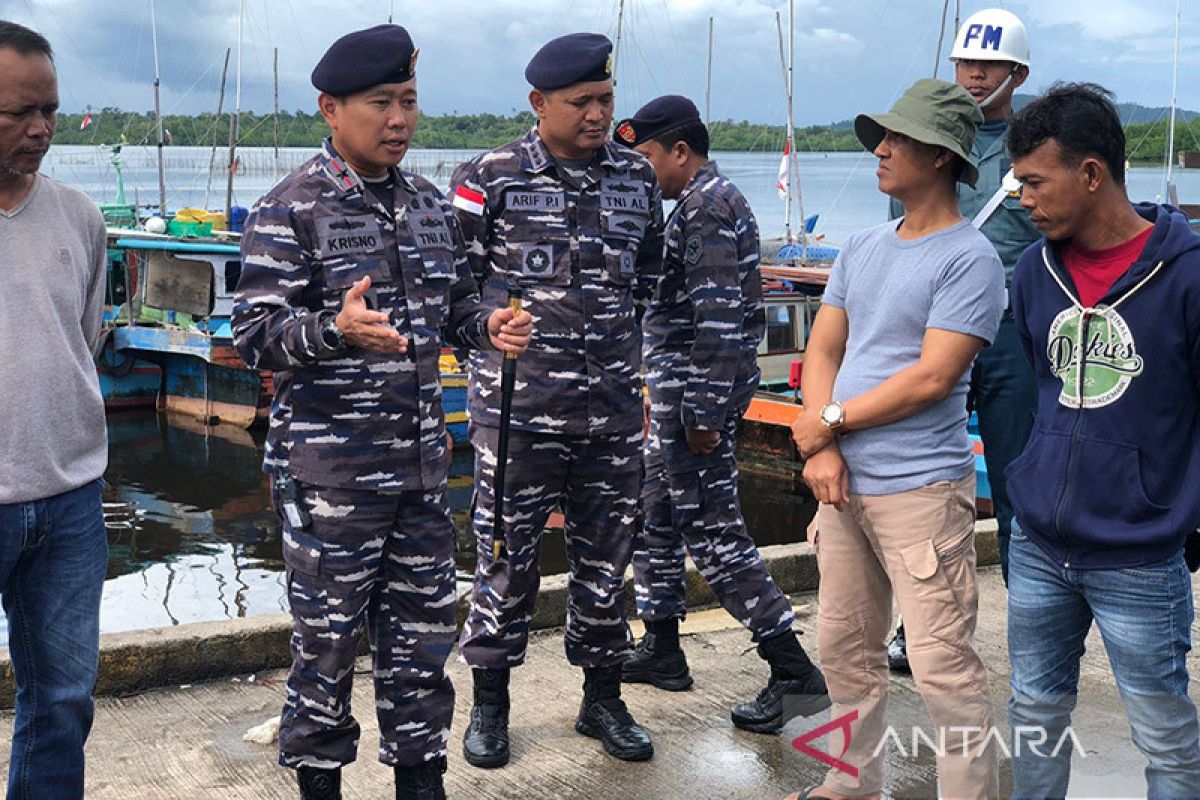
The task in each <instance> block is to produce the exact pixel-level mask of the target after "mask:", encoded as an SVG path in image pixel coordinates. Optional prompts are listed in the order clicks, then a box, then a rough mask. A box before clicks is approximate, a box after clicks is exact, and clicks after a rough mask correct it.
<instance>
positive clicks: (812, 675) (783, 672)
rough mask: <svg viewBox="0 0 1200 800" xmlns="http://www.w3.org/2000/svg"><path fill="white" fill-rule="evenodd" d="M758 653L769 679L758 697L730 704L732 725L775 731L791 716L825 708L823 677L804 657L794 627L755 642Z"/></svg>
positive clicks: (803, 715)
mask: <svg viewBox="0 0 1200 800" xmlns="http://www.w3.org/2000/svg"><path fill="white" fill-rule="evenodd" d="M758 654H759V655H760V656H762V657H763V658H764V659H765V660H766V662H767V663H768V664H770V665H771V679H770V680H769V681H768V682H767V686H766V688H765V689H763V690H762V691H761V692H759V693H758V697H756V698H754V699H753V700H750V701H748V702H745V703H742V704H741V705H737V706H734V708H733V712H732V714H731V716H732V717H733V724H734V725H736V726H737V727H739V728H741V729H742V730H744V731H753V732H754V733H775V732H777V731H778V730H779V729H780V728H782V727H783V726H784V725H786V724H787V723H788V722H789V721H790V720H792V719H793V718H795V717H809V716H812V715H813V714H816V713H817V712H819V711H824V710H825V709H827V708H829V705H830V700H829V691H828V690H827V689H826V688H825V677H824V676H823V675H822V674H821V670H819V669H817V668H816V666H815V665H814V664H813V663H812V661H810V660H809V659H808V653H806V652H804V648H803V647H801V646H800V642H799V641H798V640H797V639H796V634H795V632H794V631H790V630H789V631H787V632H786V633H784V634H782V635H780V636H776V637H774V638H773V639H764V640H763V641H761V642H759V643H758Z"/></svg>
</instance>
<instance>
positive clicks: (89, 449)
mask: <svg viewBox="0 0 1200 800" xmlns="http://www.w3.org/2000/svg"><path fill="white" fill-rule="evenodd" d="M0 75H3V76H4V80H3V81H0V248H2V249H0V252H2V253H3V265H2V268H0V453H3V454H4V459H3V463H0V596H2V597H3V601H4V611H5V613H6V614H7V617H8V648H9V654H10V655H11V657H12V664H13V674H14V675H15V678H16V682H17V702H16V719H15V720H14V723H13V736H12V758H11V760H10V761H9V768H8V787H9V788H8V796H9V797H22V798H25V797H37V798H45V800H58V798H78V797H83V788H84V781H83V770H84V756H83V747H84V741H85V740H86V739H87V735H88V731H89V730H90V728H91V726H92V687H93V686H94V684H95V682H96V670H97V667H98V665H99V644H100V593H101V589H102V587H103V585H104V575H105V571H106V569H107V562H108V537H107V534H106V533H105V530H104V513H103V510H102V507H101V501H100V492H101V486H102V483H101V478H100V476H101V474H102V473H103V472H104V468H105V466H106V465H107V462H108V448H107V438H106V436H107V435H106V430H105V425H104V402H103V400H102V399H101V396H100V385H99V379H98V378H97V376H96V367H95V365H94V364H93V362H92V352H93V350H94V348H95V347H96V344H97V341H98V339H99V337H100V321H101V315H102V312H103V303H104V289H105V286H106V282H105V234H104V220H103V219H102V218H101V216H100V211H99V209H97V208H96V206H95V204H94V203H92V202H91V201H90V200H88V198H87V197H85V196H84V195H83V194H82V193H80V192H78V191H76V190H74V189H71V188H69V187H66V186H63V185H61V184H59V183H57V182H56V181H54V180H53V179H51V178H48V177H46V176H45V175H39V174H38V168H39V167H40V166H41V162H42V157H43V156H44V155H45V154H46V150H47V148H49V146H50V139H51V137H52V136H53V135H54V121H55V114H56V112H57V110H58V88H57V77H56V75H55V71H54V60H53V55H52V52H51V49H50V44H49V43H48V42H47V41H46V40H45V38H43V37H42V36H40V35H39V34H37V33H35V32H33V31H31V30H29V29H28V28H24V27H22V26H20V25H17V24H15V23H12V22H8V21H4V20H0Z"/></svg>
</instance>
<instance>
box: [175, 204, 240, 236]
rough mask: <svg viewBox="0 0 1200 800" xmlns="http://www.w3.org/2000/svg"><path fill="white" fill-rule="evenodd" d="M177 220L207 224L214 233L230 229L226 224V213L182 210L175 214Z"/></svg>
mask: <svg viewBox="0 0 1200 800" xmlns="http://www.w3.org/2000/svg"><path fill="white" fill-rule="evenodd" d="M175 219H176V220H177V221H179V222H198V223H201V224H204V223H207V224H208V225H209V229H210V230H214V231H223V230H225V229H226V228H227V227H228V225H227V224H226V222H225V212H224V211H209V210H207V209H204V208H181V209H179V210H178V211H176V212H175Z"/></svg>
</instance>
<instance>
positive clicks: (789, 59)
mask: <svg viewBox="0 0 1200 800" xmlns="http://www.w3.org/2000/svg"><path fill="white" fill-rule="evenodd" d="M795 15H796V4H795V0H788V22H789V23H790V30H789V34H788V50H789V52H790V55H787V54H785V53H784V50H783V22H782V19H781V18H780V15H779V12H778V11H776V12H775V27H776V29H777V30H778V32H779V61H780V63H781V64H782V65H783V86H784V91H785V92H786V93H787V144H786V148H787V153H788V155H787V161H788V170H787V173H788V174H787V196H786V197H785V198H784V205H783V208H784V211H783V229H784V241H785V242H786V243H788V244H791V243H793V242H795V240H796V237H795V235H794V234H793V233H792V197H793V196H795V198H796V208H797V210H798V211H799V212H800V220H801V224H800V233H799V237H800V245H801V253H802V255H801V257H802V258H807V257H808V235H807V232H806V231H805V230H804V224H803V221H804V207H803V206H802V205H801V203H800V175H799V170H798V165H799V161H798V159H797V156H796V125H795V122H794V121H793V119H792V86H793V83H792V81H793V78H794V75H795V61H796V25H795V22H796V17H795Z"/></svg>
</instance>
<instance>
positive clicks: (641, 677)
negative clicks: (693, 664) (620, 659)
mask: <svg viewBox="0 0 1200 800" xmlns="http://www.w3.org/2000/svg"><path fill="white" fill-rule="evenodd" d="M621 682H622V683H648V684H650V685H651V686H657V687H658V688H659V689H664V690H666V691H668V692H684V691H687V690H688V689H690V688H692V684H693V683H695V681H693V680H692V675H691V673H690V672H688V671H687V670H684V671H683V672H682V673H680V674H677V675H663V674H662V673H661V672H642V671H639V670H633V671H629V672H626V671H625V670H621Z"/></svg>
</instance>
